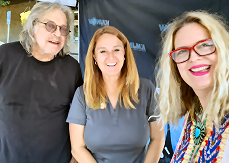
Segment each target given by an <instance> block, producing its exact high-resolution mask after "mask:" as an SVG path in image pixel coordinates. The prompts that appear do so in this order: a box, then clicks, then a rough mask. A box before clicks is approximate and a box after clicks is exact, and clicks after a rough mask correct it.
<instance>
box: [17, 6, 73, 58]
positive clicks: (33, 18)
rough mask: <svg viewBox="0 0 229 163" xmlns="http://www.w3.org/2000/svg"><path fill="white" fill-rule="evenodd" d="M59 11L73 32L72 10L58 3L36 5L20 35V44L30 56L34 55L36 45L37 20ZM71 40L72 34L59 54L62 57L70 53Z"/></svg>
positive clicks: (68, 36) (67, 37)
mask: <svg viewBox="0 0 229 163" xmlns="http://www.w3.org/2000/svg"><path fill="white" fill-rule="evenodd" d="M56 9H59V10H61V11H63V13H64V14H65V16H66V18H67V26H68V27H69V28H70V30H71V31H73V13H72V10H71V9H70V8H69V7H67V6H64V5H62V4H60V3H58V2H54V3H51V2H39V3H36V4H35V5H34V6H33V8H32V10H31V13H30V15H29V17H28V19H27V20H26V22H25V23H24V25H23V29H22V31H21V33H20V43H21V45H22V46H23V48H24V49H25V50H26V51H27V53H28V54H30V55H32V51H33V47H34V45H35V43H36V41H35V38H34V33H35V29H36V25H37V24H36V23H37V20H38V19H39V18H40V17H41V16H42V15H45V14H47V13H48V12H52V11H53V10H56ZM70 40H71V36H70V34H68V35H67V36H66V41H65V45H64V47H63V48H62V49H61V51H60V52H59V55H60V56H64V55H67V54H69V53H70V47H69V43H70Z"/></svg>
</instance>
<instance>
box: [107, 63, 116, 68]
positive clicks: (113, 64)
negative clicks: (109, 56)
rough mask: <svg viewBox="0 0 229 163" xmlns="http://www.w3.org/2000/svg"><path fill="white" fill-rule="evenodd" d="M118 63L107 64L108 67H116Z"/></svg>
mask: <svg viewBox="0 0 229 163" xmlns="http://www.w3.org/2000/svg"><path fill="white" fill-rule="evenodd" d="M116 64H117V63H107V66H110V67H111V66H115V65H116Z"/></svg>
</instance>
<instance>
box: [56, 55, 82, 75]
mask: <svg viewBox="0 0 229 163" xmlns="http://www.w3.org/2000/svg"><path fill="white" fill-rule="evenodd" d="M59 59H60V60H61V64H62V65H63V68H64V69H66V70H68V71H69V72H77V73H78V72H79V71H81V69H80V64H79V62H78V61H77V60H76V59H75V58H73V57H72V56H70V55H65V56H63V57H61V56H59ZM58 63H59V62H58Z"/></svg>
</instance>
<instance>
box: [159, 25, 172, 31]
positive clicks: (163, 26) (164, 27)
mask: <svg viewBox="0 0 229 163" xmlns="http://www.w3.org/2000/svg"><path fill="white" fill-rule="evenodd" d="M158 25H159V28H160V31H164V30H165V29H168V28H169V26H170V25H171V24H158ZM167 27H168V28H167Z"/></svg>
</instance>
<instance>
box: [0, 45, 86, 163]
mask: <svg viewBox="0 0 229 163" xmlns="http://www.w3.org/2000/svg"><path fill="white" fill-rule="evenodd" d="M82 83H83V80H82V75H81V70H80V66H79V64H78V62H77V61H76V60H75V59H74V58H72V57H71V56H64V57H60V56H58V55H57V57H55V58H54V59H53V60H51V61H49V62H41V61H38V60H36V59H35V58H34V57H30V56H28V54H27V53H26V51H25V50H24V49H23V47H22V46H21V44H20V43H19V42H14V43H9V44H4V45H2V46H0V163H68V162H69V161H70V159H71V146H70V140H69V131H68V123H66V122H65V121H66V118H67V114H68V111H69V106H70V103H71V101H72V98H73V95H74V92H75V90H76V88H77V87H79V86H80V85H82Z"/></svg>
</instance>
